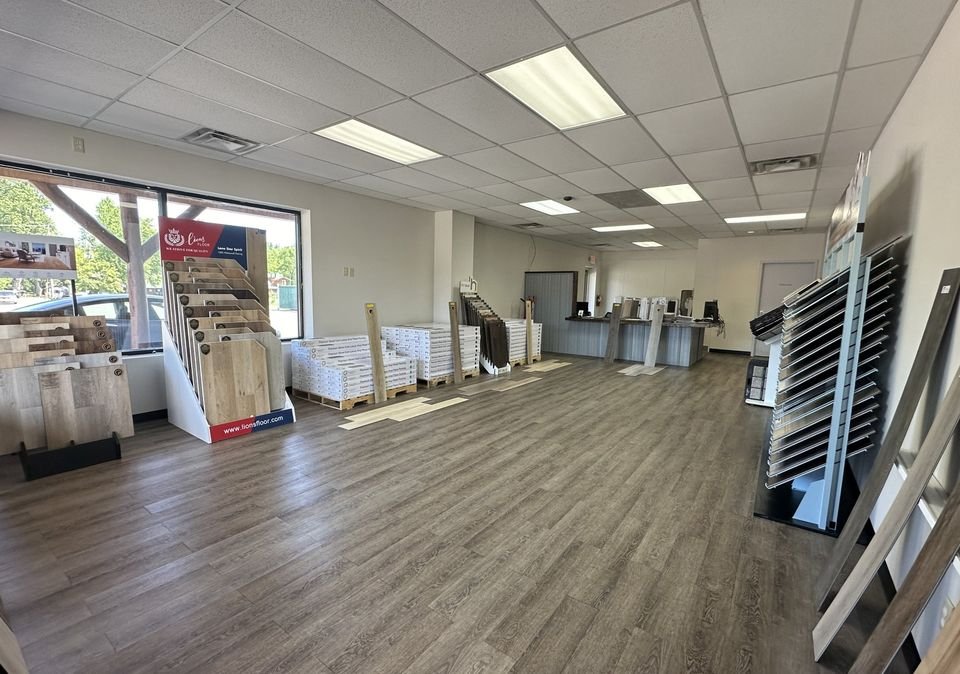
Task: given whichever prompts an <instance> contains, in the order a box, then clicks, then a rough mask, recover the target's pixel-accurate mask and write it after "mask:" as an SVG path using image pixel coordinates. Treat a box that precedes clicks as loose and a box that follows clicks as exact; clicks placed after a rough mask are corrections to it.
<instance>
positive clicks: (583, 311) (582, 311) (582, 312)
mask: <svg viewBox="0 0 960 674" xmlns="http://www.w3.org/2000/svg"><path fill="white" fill-rule="evenodd" d="M589 315H590V303H589V302H577V316H589Z"/></svg>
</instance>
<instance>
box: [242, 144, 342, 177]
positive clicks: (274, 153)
mask: <svg viewBox="0 0 960 674" xmlns="http://www.w3.org/2000/svg"><path fill="white" fill-rule="evenodd" d="M244 156H245V157H247V158H249V159H253V160H256V161H259V162H263V163H265V164H273V165H275V166H280V167H283V168H288V169H291V170H294V171H297V172H299V173H305V174H308V175H312V176H315V177H318V178H326V179H328V180H345V179H347V178H353V177H356V176H357V171H354V170H352V169H348V168H344V167H342V166H338V165H336V164H331V163H330V162H326V161H323V160H322V159H316V158H314V157H307V156H306V155H302V154H298V153H296V152H291V151H290V150H285V149H283V148H282V147H273V146H268V147H264V148H261V149H259V150H256V151H254V152H250V153H248V154H246V155H244Z"/></svg>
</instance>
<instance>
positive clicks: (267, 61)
mask: <svg viewBox="0 0 960 674" xmlns="http://www.w3.org/2000/svg"><path fill="white" fill-rule="evenodd" d="M190 49H191V50H192V51H195V52H198V53H200V54H203V55H204V56H207V57H209V58H212V59H213V60H214V61H218V62H220V63H223V64H225V65H228V66H230V67H232V68H236V69H237V70H240V71H241V72H245V73H247V74H249V75H252V76H254V77H257V78H259V79H262V80H264V81H266V82H270V83H271V84H274V85H276V86H278V87H282V88H284V89H287V90H288V91H295V92H297V93H298V94H301V95H303V96H306V97H307V98H310V99H312V100H315V101H319V102H321V103H324V104H326V105H329V106H330V107H332V108H334V109H336V110H341V111H343V112H345V113H347V114H349V115H356V114H358V113H361V112H365V111H367V110H370V109H372V108H376V107H380V106H381V105H385V104H386V103H390V102H391V101H395V100H398V99H399V98H400V97H401V96H400V94H398V93H397V92H395V91H393V90H391V89H389V88H387V87H385V86H383V85H382V84H379V83H378V82H374V81H373V80H372V79H370V78H369V77H366V76H365V75H362V74H360V73H358V72H357V71H355V70H353V69H352V68H348V67H347V66H345V65H343V64H342V63H339V62H337V61H335V60H333V59H332V58H330V57H329V56H327V55H325V54H321V53H320V52H318V51H317V50H315V49H311V48H310V47H307V46H306V45H304V44H301V43H299V42H297V41H296V40H293V39H291V38H290V37H288V36H286V35H284V34H283V33H281V32H279V31H277V30H275V29H273V28H270V27H269V26H266V25H264V24H262V23H260V22H259V21H256V20H255V19H252V18H250V17H248V16H245V15H243V14H239V13H236V12H234V13H233V14H229V15H228V16H227V17H226V18H224V19H223V20H222V21H218V22H217V24H216V25H215V26H213V28H211V29H210V30H207V31H206V32H204V33H203V34H202V35H201V36H200V37H199V38H197V39H196V40H194V41H193V42H191V43H190Z"/></svg>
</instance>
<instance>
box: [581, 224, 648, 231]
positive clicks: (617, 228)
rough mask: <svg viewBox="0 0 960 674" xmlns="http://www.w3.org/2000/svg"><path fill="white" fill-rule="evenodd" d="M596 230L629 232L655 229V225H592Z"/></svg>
mask: <svg viewBox="0 0 960 674" xmlns="http://www.w3.org/2000/svg"><path fill="white" fill-rule="evenodd" d="M590 229H592V230H593V231H595V232H629V231H631V230H634V229H653V225H645V224H636V225H607V226H606V227H591V228H590Z"/></svg>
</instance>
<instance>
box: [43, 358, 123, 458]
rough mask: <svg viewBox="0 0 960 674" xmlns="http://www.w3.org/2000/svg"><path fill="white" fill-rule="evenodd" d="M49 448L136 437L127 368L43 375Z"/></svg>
mask: <svg viewBox="0 0 960 674" xmlns="http://www.w3.org/2000/svg"><path fill="white" fill-rule="evenodd" d="M39 377H40V401H41V404H42V406H43V424H44V427H45V428H46V438H47V447H48V448H50V449H57V448H60V447H66V446H67V445H69V444H70V443H71V441H72V442H75V443H77V444H79V443H82V442H91V441H93V440H103V439H105V438H109V437H110V435H111V434H112V433H116V434H117V435H119V436H120V437H129V436H131V435H133V416H132V415H131V412H130V389H129V387H128V384H127V372H126V368H124V367H122V366H111V367H89V368H81V369H79V370H66V371H62V372H44V373H41V374H40V376H39Z"/></svg>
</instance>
